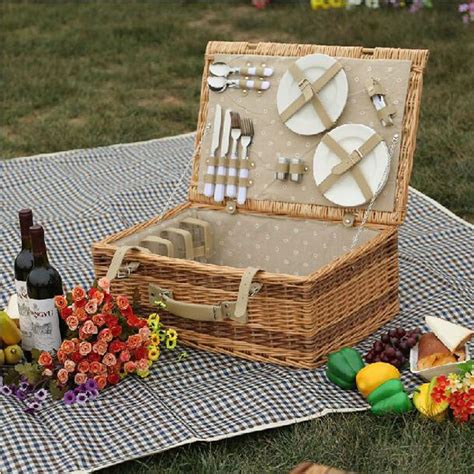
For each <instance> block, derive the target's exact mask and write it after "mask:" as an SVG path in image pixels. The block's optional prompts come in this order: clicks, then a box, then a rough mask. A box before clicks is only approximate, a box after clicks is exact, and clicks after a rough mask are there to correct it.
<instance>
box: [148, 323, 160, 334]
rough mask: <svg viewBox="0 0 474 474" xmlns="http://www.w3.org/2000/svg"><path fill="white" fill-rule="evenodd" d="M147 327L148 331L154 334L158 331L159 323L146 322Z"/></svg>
mask: <svg viewBox="0 0 474 474" xmlns="http://www.w3.org/2000/svg"><path fill="white" fill-rule="evenodd" d="M148 327H149V328H150V331H153V332H156V331H158V329H160V322H159V321H148Z"/></svg>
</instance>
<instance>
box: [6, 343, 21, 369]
mask: <svg viewBox="0 0 474 474" xmlns="http://www.w3.org/2000/svg"><path fill="white" fill-rule="evenodd" d="M3 352H4V353H5V361H6V363H7V364H12V365H13V364H18V362H20V360H21V359H23V351H22V350H21V347H20V346H17V345H13V346H8V347H7V348H6V349H5V350H4V351H3Z"/></svg>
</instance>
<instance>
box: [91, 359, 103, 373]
mask: <svg viewBox="0 0 474 474" xmlns="http://www.w3.org/2000/svg"><path fill="white" fill-rule="evenodd" d="M89 370H90V371H91V372H92V373H93V374H100V373H101V372H103V371H104V365H103V364H101V363H100V362H97V361H94V362H91V363H90V365H89Z"/></svg>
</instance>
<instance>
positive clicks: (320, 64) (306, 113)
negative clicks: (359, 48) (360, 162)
mask: <svg viewBox="0 0 474 474" xmlns="http://www.w3.org/2000/svg"><path fill="white" fill-rule="evenodd" d="M335 62H336V60H335V59H334V58H332V57H331V56H327V55H326V54H311V55H308V56H303V57H302V58H300V59H298V60H297V61H296V64H297V65H298V67H299V68H300V69H301V70H302V71H303V73H304V75H305V76H306V79H308V80H309V81H310V82H313V81H315V80H316V79H318V77H320V76H322V75H323V73H324V72H325V71H326V70H327V69H329V68H330V67H331V66H332V65H333V64H334V63H335ZM348 89H349V86H348V84H347V77H346V73H345V72H344V70H343V69H341V70H340V71H339V72H338V73H337V74H336V75H335V76H334V78H333V79H332V80H331V81H330V82H329V83H328V84H327V85H326V86H324V87H323V88H322V90H321V91H320V93H319V98H320V99H321V102H322V104H323V106H324V108H325V109H326V112H327V113H328V115H329V117H331V119H332V120H333V121H334V122H335V121H336V120H337V119H338V118H339V116H340V115H341V113H342V111H343V110H344V107H345V105H346V102H347V93H348ZM300 95H301V90H300V88H299V87H298V83H297V82H296V81H295V80H294V78H293V76H292V75H291V74H290V73H289V72H288V71H286V72H285V73H284V74H283V76H282V78H281V80H280V85H279V86H278V93H277V108H278V113H280V114H281V113H282V112H283V111H284V110H285V109H286V108H287V107H288V106H289V105H290V104H291V103H292V102H293V101H294V100H295V99H297V98H298V97H299V96H300ZM285 125H286V126H287V127H288V128H289V129H290V130H291V131H293V132H295V133H298V134H300V135H315V134H317V133H321V132H324V130H326V127H325V126H324V125H323V123H322V122H321V119H320V118H319V116H318V114H317V113H316V111H315V110H314V107H313V106H312V105H311V104H309V103H308V104H305V105H304V106H303V107H302V108H301V109H300V110H298V112H296V113H295V115H293V117H291V118H290V119H289V120H287V121H286V123H285Z"/></svg>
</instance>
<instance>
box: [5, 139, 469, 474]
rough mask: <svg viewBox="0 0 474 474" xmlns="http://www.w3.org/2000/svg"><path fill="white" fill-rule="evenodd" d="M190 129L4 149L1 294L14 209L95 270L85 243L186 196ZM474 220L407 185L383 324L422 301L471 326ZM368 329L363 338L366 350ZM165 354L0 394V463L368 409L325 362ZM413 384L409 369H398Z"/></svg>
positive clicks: (118, 453)
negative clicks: (332, 379)
mask: <svg viewBox="0 0 474 474" xmlns="http://www.w3.org/2000/svg"><path fill="white" fill-rule="evenodd" d="M193 139H194V137H193V136H192V135H185V136H178V137H174V138H169V139H164V140H152V141H149V142H144V143H137V144H131V145H116V146H110V147H103V148H97V149H92V150H77V151H72V152H66V153H58V154H54V155H43V156H37V157H33V158H25V159H16V160H11V161H4V162H0V170H1V173H0V179H1V183H2V189H3V190H6V192H5V191H3V192H2V193H1V195H0V199H1V206H0V218H1V221H2V233H1V236H0V285H1V286H0V288H1V292H0V307H1V305H3V304H4V303H5V301H6V299H7V295H8V294H9V293H11V292H12V291H13V258H14V256H15V255H16V253H17V252H18V250H19V248H18V247H19V242H20V236H19V231H18V224H17V210H18V209H20V208H21V207H31V208H33V209H34V212H35V219H36V221H37V222H41V223H43V224H44V226H45V228H46V232H47V244H48V247H49V253H50V259H51V261H52V263H53V264H54V265H55V266H56V267H57V268H58V269H59V270H60V272H61V274H62V276H63V278H64V281H65V283H66V284H67V286H68V287H71V286H72V285H74V284H76V283H79V284H82V285H84V286H88V285H89V284H90V282H91V281H92V278H93V272H92V264H91V254H90V245H91V243H92V242H94V241H98V240H100V239H102V238H103V237H105V236H106V235H109V234H112V233H114V232H117V231H119V230H122V229H125V228H127V227H130V226H131V225H133V224H135V223H137V222H141V221H144V220H147V219H149V218H151V217H152V216H155V215H156V214H158V213H160V212H161V211H162V210H163V208H164V207H169V206H165V202H164V201H165V200H166V199H167V198H168V195H169V194H170V192H172V191H173V190H174V189H175V188H176V186H177V188H176V189H175V194H174V195H173V196H172V199H171V202H170V205H175V204H176V203H179V202H182V201H184V200H185V199H186V193H187V182H188V178H189V174H190V166H189V162H190V157H191V155H192V151H193ZM472 243H473V228H472V226H470V225H469V224H467V223H465V222H463V221H461V220H460V219H458V218H456V217H455V216H453V215H452V214H451V213H450V212H449V211H446V210H445V209H443V208H441V207H440V206H439V205H438V204H437V203H435V202H433V201H431V200H430V199H428V198H427V197H426V196H423V195H421V194H420V193H418V192H416V191H414V190H411V192H410V202H409V215H408V218H407V220H406V223H405V224H404V225H403V226H402V228H401V235H400V266H401V268H400V271H401V283H400V292H401V305H402V310H401V313H400V315H399V316H398V317H397V318H396V320H395V321H393V322H392V323H391V324H389V325H388V326H387V327H393V326H397V325H403V326H405V327H415V326H422V325H423V319H424V317H425V316H426V315H434V316H441V317H449V318H450V319H451V320H453V321H458V322H460V323H463V324H464V325H467V326H473V325H474V316H473V314H472V307H473V305H472V295H473V291H472V280H473V261H472V257H473V246H472ZM381 332H382V330H380V331H378V332H377V333H376V334H374V336H373V338H371V339H370V340H367V341H365V342H363V343H362V344H360V348H361V349H362V350H365V349H367V348H368V346H369V345H370V344H371V342H372V341H373V339H374V338H375V337H378V336H379V335H380V333H381ZM188 353H189V357H188V358H187V359H186V360H185V361H184V362H180V363H178V362H177V360H176V357H175V355H165V356H164V357H163V359H160V363H159V364H158V366H157V368H156V369H155V370H154V372H153V375H152V376H151V377H150V378H149V379H146V380H141V379H137V378H129V379H127V380H125V381H123V382H122V383H121V384H119V385H118V386H117V387H114V388H112V389H109V390H106V391H105V392H104V393H103V394H102V395H101V396H100V397H99V399H97V400H96V401H94V402H91V403H88V404H86V405H84V406H77V405H76V406H72V407H67V406H65V405H63V404H62V403H61V402H54V403H53V402H51V403H50V404H49V405H48V406H47V407H46V408H45V409H43V410H42V411H41V412H40V413H39V414H38V415H36V416H34V417H33V416H29V415H26V414H24V413H23V412H22V410H21V409H20V405H19V402H17V401H16V400H14V399H13V398H11V397H9V398H7V397H3V396H1V398H0V440H1V446H2V448H1V450H0V471H2V472H4V471H5V472H15V473H19V472H22V473H23V472H24V473H34V472H68V471H73V470H81V469H82V470H93V469H98V468H100V467H105V466H107V465H111V464H115V463H119V462H122V461H125V460H127V459H131V458H135V457H140V456H145V455H149V454H152V453H156V452H159V451H163V450H165V449H169V448H172V447H174V446H178V445H181V444H184V443H191V442H193V441H198V440H207V441H210V440H216V439H221V438H226V437H230V436H235V435H238V434H239V433H243V432H249V431H252V430H261V429H264V428H270V427H275V426H282V425H285V424H291V423H295V422H297V421H302V420H307V419H311V418H316V417H318V416H321V415H324V414H326V413H331V412H335V411H355V410H364V409H366V408H367V405H366V404H365V402H364V401H363V400H362V398H361V397H360V396H359V395H358V394H357V393H355V392H343V391H342V390H339V389H338V388H337V387H335V386H334V385H332V384H331V383H329V382H328V381H327V379H326V378H325V376H324V371H323V370H322V369H319V370H314V371H308V370H291V369H286V368H282V367H277V366H274V365H265V364H259V363H252V362H246V361H243V360H240V359H234V358H231V357H226V356H219V355H213V354H207V353H204V352H200V351H195V350H188ZM403 379H404V382H405V384H406V385H407V387H410V388H412V387H414V385H415V383H417V380H415V378H414V377H412V376H411V375H410V374H405V375H404V377H403Z"/></svg>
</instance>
